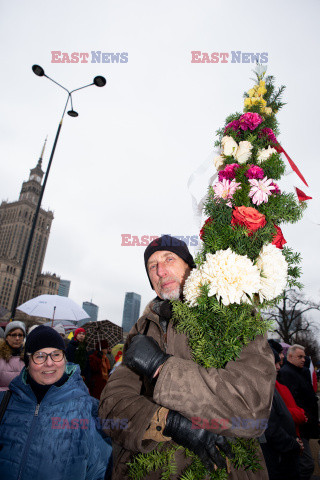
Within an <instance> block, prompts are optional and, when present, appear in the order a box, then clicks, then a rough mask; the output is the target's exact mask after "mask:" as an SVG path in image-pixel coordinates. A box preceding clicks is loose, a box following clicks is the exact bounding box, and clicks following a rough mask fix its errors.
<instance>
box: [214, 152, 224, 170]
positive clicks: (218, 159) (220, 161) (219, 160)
mask: <svg viewBox="0 0 320 480" xmlns="http://www.w3.org/2000/svg"><path fill="white" fill-rule="evenodd" d="M213 164H214V166H215V167H216V169H217V170H218V169H219V168H220V167H222V165H223V164H224V158H223V157H222V156H221V155H217V156H216V157H214V159H213Z"/></svg>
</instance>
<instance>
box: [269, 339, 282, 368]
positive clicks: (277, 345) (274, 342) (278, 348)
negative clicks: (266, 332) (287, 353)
mask: <svg viewBox="0 0 320 480" xmlns="http://www.w3.org/2000/svg"><path fill="white" fill-rule="evenodd" d="M268 343H269V345H270V347H271V348H272V350H275V351H276V352H277V354H278V355H279V358H280V366H281V367H282V365H283V361H284V353H283V347H282V345H281V343H280V342H277V340H274V339H273V338H270V339H269V340H268Z"/></svg>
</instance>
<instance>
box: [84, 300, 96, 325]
mask: <svg viewBox="0 0 320 480" xmlns="http://www.w3.org/2000/svg"><path fill="white" fill-rule="evenodd" d="M82 308H83V310H84V311H85V312H87V314H88V315H89V317H90V319H89V318H87V319H86V322H96V321H97V320H98V312H99V307H98V306H97V305H95V304H94V303H92V302H83V303H82Z"/></svg>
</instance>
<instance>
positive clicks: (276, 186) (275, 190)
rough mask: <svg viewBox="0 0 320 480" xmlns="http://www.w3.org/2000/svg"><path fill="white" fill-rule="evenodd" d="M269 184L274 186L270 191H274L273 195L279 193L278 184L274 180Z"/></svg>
mask: <svg viewBox="0 0 320 480" xmlns="http://www.w3.org/2000/svg"><path fill="white" fill-rule="evenodd" d="M270 185H273V186H274V190H273V192H272V193H274V194H275V195H279V194H280V193H281V190H280V188H279V186H278V185H277V184H276V183H275V182H271V183H270Z"/></svg>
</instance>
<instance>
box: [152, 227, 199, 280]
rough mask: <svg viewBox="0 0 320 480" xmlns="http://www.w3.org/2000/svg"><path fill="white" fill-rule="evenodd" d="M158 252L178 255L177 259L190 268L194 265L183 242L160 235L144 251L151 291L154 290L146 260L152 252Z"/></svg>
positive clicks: (169, 236)
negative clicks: (162, 251) (163, 251)
mask: <svg viewBox="0 0 320 480" xmlns="http://www.w3.org/2000/svg"><path fill="white" fill-rule="evenodd" d="M159 250H165V251H167V252H172V253H175V254H176V255H178V257H180V258H182V260H183V261H184V262H186V264H187V265H189V267H190V268H195V266H196V265H195V263H194V260H193V256H192V255H191V253H190V252H189V250H188V247H187V244H186V243H185V242H184V241H183V240H179V239H178V238H175V237H171V235H162V237H159V238H156V239H155V240H153V242H151V243H149V245H148V246H147V248H146V249H145V251H144V265H145V267H146V271H147V275H148V278H149V282H150V285H151V288H152V290H154V288H153V286H152V283H151V280H150V277H149V272H148V266H147V264H148V260H149V258H150V257H151V255H153V254H154V252H158V251H159Z"/></svg>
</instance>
